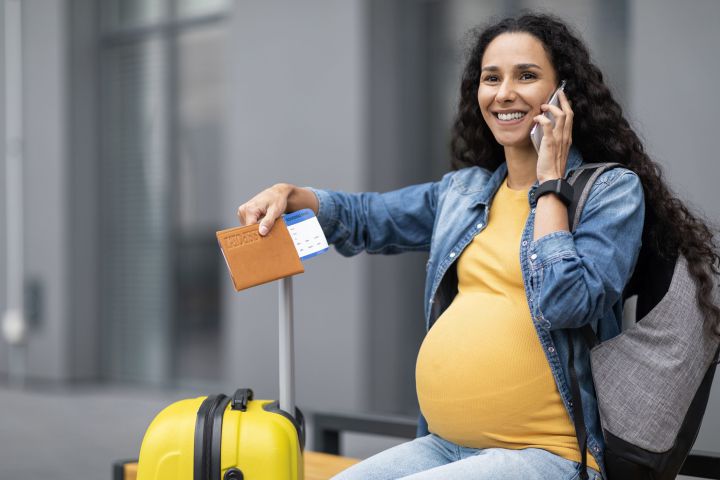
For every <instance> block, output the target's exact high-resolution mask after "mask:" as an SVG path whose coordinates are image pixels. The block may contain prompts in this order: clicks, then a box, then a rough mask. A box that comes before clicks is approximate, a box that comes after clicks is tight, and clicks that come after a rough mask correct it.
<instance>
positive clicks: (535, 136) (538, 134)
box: [530, 80, 567, 152]
mask: <svg viewBox="0 0 720 480" xmlns="http://www.w3.org/2000/svg"><path fill="white" fill-rule="evenodd" d="M566 83H567V82H565V80H563V81H562V82H560V86H559V87H558V88H557V90H555V92H553V94H552V96H551V97H550V100H548V101H547V102H546V103H548V104H549V105H555V106H556V107H559V106H560V97H559V96H558V94H559V93H560V92H561V91H563V90H565V84H566ZM543 115H545V117H547V118H548V119H549V120H550V121H551V122H552V126H553V127H554V126H555V117H554V116H553V114H552V113H550V111H547V112H545V113H543ZM542 137H543V128H542V125H540V124H539V123H536V124H535V126H534V127H533V128H532V130H530V140H532V143H533V145H534V146H535V151H536V152H539V151H540V142H541V141H542Z"/></svg>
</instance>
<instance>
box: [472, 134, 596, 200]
mask: <svg viewBox="0 0 720 480" xmlns="http://www.w3.org/2000/svg"><path fill="white" fill-rule="evenodd" d="M582 163H583V159H582V155H580V150H578V149H577V148H576V147H575V146H574V145H571V146H570V150H569V151H568V159H567V163H566V164H565V177H566V178H567V175H568V173H570V172H572V171H573V170H575V169H577V168H578V167H579V166H580V165H581V164H582ZM506 176H507V163H505V162H503V163H501V164H500V166H499V167H497V168H496V169H495V171H494V172H493V174H492V176H491V177H490V179H489V180H488V181H487V183H486V184H485V187H484V188H483V189H482V190H480V191H478V192H477V193H476V194H475V196H474V198H473V201H472V204H473V206H477V205H480V204H482V205H485V206H487V205H489V204H490V202H491V201H492V199H493V197H494V196H495V193H497V191H498V189H499V188H500V184H502V182H503V180H505V177H506ZM537 186H538V182H537V181H535V183H534V184H533V186H532V187H531V188H530V194H531V195H532V194H533V193H534V192H535V189H536V188H537Z"/></svg>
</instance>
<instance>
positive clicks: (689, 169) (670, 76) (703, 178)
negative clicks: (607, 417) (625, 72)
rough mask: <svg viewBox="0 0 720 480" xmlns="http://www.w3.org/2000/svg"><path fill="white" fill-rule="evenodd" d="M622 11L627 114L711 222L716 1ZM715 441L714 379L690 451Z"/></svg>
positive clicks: (668, 1)
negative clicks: (625, 16) (627, 19)
mask: <svg viewBox="0 0 720 480" xmlns="http://www.w3.org/2000/svg"><path fill="white" fill-rule="evenodd" d="M630 14H631V28H630V39H629V44H628V46H629V66H630V68H629V72H630V91H629V95H628V98H629V102H628V103H627V105H628V116H629V117H630V120H631V122H632V124H633V126H634V127H635V128H636V129H637V131H638V133H639V134H640V135H641V137H642V138H643V140H644V142H645V146H646V148H647V151H648V152H649V154H650V155H651V157H652V158H653V159H654V160H656V161H657V162H659V163H660V164H662V165H663V166H664V168H665V172H666V173H667V179H668V181H669V182H670V184H671V186H673V187H674V188H675V190H676V191H677V192H678V194H679V196H680V197H681V198H683V199H685V200H687V201H688V202H689V203H690V204H691V205H693V206H694V207H695V210H696V211H699V212H704V214H705V216H706V217H707V218H708V219H709V220H710V221H711V222H713V223H714V224H716V225H717V223H718V220H719V219H720V195H719V194H718V188H717V183H718V179H720V162H718V153H717V152H718V147H717V138H718V120H717V112H718V111H720V95H718V87H717V78H718V75H720V66H718V63H717V61H716V59H717V49H718V46H720V31H718V28H717V19H718V18H720V2H717V1H715V0H695V1H693V2H686V3H680V2H674V1H672V0H635V1H634V2H632V9H631V12H630ZM719 446H720V382H718V380H717V378H716V379H715V383H714V385H713V390H712V393H711V397H710V402H709V404H708V409H707V413H706V415H705V419H704V421H703V427H702V430H701V431H700V435H699V437H698V440H697V443H696V445H695V448H698V449H704V450H710V451H716V452H717V451H718V449H719V448H720V447H719Z"/></svg>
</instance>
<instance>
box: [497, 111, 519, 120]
mask: <svg viewBox="0 0 720 480" xmlns="http://www.w3.org/2000/svg"><path fill="white" fill-rule="evenodd" d="M524 116H525V113H524V112H513V113H498V118H499V119H500V120H504V121H508V120H518V119H520V118H522V117H524Z"/></svg>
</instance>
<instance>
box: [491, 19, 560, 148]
mask: <svg viewBox="0 0 720 480" xmlns="http://www.w3.org/2000/svg"><path fill="white" fill-rule="evenodd" d="M481 68H482V70H481V73H480V85H479V87H478V102H479V104H480V111H481V112H482V116H483V119H484V120H485V123H487V125H488V127H490V130H491V131H492V133H493V135H494V136H495V140H497V142H498V143H499V144H500V145H503V146H504V147H506V148H507V147H519V148H531V149H532V148H533V147H532V143H531V142H530V130H531V129H532V127H533V125H534V123H535V122H533V117H534V116H536V115H539V114H540V113H542V112H541V110H540V105H542V104H543V103H546V102H547V101H548V99H549V98H550V96H551V95H552V93H553V92H554V91H555V89H556V88H557V86H558V79H557V75H556V73H555V68H554V67H553V66H552V64H551V63H550V58H549V57H548V55H547V53H546V52H545V49H544V48H543V44H542V42H540V40H538V39H537V38H536V37H534V36H532V35H530V34H529V33H522V32H518V33H503V34H501V35H498V36H497V37H496V38H495V39H494V40H493V41H492V42H490V44H489V45H488V46H487V48H486V49H485V54H484V55H483V58H482V66H481Z"/></svg>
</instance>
